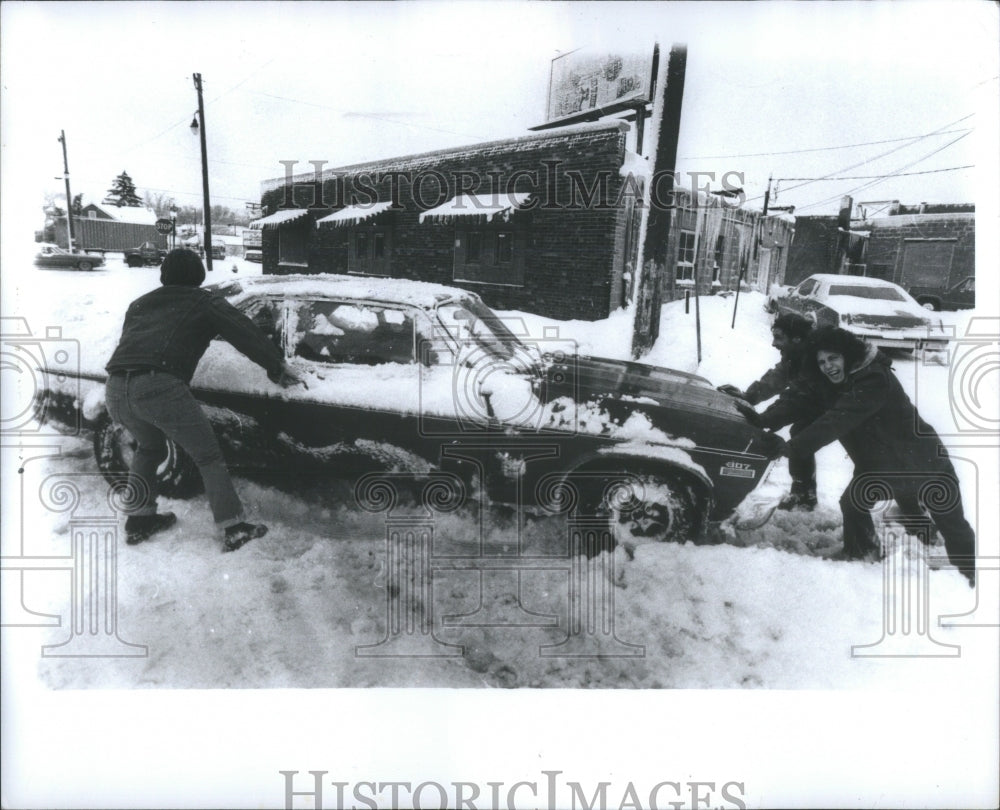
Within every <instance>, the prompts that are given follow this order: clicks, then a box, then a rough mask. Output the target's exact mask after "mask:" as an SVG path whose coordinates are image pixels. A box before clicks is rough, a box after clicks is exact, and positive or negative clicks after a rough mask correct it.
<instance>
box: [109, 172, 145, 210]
mask: <svg viewBox="0 0 1000 810" xmlns="http://www.w3.org/2000/svg"><path fill="white" fill-rule="evenodd" d="M104 202H105V203H109V204H111V205H117V206H118V207H119V208H122V207H123V206H128V207H129V208H141V207H142V200H141V199H139V194H138V193H137V192H136V190H135V183H133V182H132V178H131V177H129V175H128V172H126V171H123V172H122V173H121V174H120V175H118V176H117V177H116V178H115V179H114V184H113V185H112V186H111V188H109V189H108V195H107V196H106V197H105V198H104Z"/></svg>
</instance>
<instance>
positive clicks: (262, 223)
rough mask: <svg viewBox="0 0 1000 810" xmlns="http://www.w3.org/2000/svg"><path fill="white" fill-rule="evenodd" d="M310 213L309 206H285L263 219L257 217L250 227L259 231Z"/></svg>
mask: <svg viewBox="0 0 1000 810" xmlns="http://www.w3.org/2000/svg"><path fill="white" fill-rule="evenodd" d="M308 215H309V210H308V209H307V208H284V209H282V210H281V211H275V212H274V213H273V214H269V215H268V216H266V217H262V218H261V219H255V220H254V221H253V222H251V223H250V227H251V228H253V229H254V230H258V231H259V230H261V229H263V228H277V227H278V226H279V225H284V224H285V223H286V222H292V221H293V220H296V219H301V218H302V217H305V216H308Z"/></svg>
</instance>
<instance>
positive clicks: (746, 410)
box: [733, 399, 760, 427]
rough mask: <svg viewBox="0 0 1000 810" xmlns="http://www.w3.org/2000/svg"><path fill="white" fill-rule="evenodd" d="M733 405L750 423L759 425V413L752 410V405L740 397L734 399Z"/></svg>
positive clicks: (755, 425)
mask: <svg viewBox="0 0 1000 810" xmlns="http://www.w3.org/2000/svg"><path fill="white" fill-rule="evenodd" d="M733 405H734V406H735V408H736V410H738V411H739V412H740V413H741V414H743V416H744V418H745V419H746V420H747V421H748V422H749V423H750V424H751V425H753V426H754V427H760V414H759V413H757V411H755V410H754V408H753V406H752V405H750V404H749V403H747V402H744V401H743V400H741V399H734V400H733Z"/></svg>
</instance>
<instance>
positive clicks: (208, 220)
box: [194, 73, 212, 273]
mask: <svg viewBox="0 0 1000 810" xmlns="http://www.w3.org/2000/svg"><path fill="white" fill-rule="evenodd" d="M194 87H195V90H197V91H198V121H199V123H200V124H201V126H200V127H198V134H199V136H200V138H201V188H202V193H203V195H204V199H205V201H204V203H203V205H204V208H205V235H204V238H203V240H202V241H203V243H204V245H205V268H206V269H207V270H208V272H210V273H211V272H212V213H211V210H212V203H211V201H210V199H209V196H208V149H207V147H206V145H205V101H204V99H202V97H201V74H200V73H195V74H194Z"/></svg>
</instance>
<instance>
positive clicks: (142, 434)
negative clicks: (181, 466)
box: [106, 372, 244, 528]
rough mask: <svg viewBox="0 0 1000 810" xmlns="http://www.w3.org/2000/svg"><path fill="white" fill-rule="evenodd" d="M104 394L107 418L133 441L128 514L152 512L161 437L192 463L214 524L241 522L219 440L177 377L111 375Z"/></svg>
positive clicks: (162, 453) (163, 452)
mask: <svg viewBox="0 0 1000 810" xmlns="http://www.w3.org/2000/svg"><path fill="white" fill-rule="evenodd" d="M106 392H107V393H106V398H107V405H108V413H109V414H110V415H111V419H112V420H113V421H114V422H115V423H116V424H119V425H121V426H122V427H124V428H126V429H127V430H128V431H129V433H131V434H132V436H133V438H134V439H135V440H136V443H137V445H138V446H137V447H136V452H135V456H134V457H133V458H132V464H131V465H130V467H129V483H130V488H133V491H134V492H137V493H139V498H138V501H137V503H136V507H135V509H133V510H132V511H131V514H133V515H152V514H155V513H156V498H157V495H158V493H157V477H156V468H157V467H158V466H159V465H160V463H161V462H162V461H163V459H164V458H166V454H167V446H166V442H165V441H164V437H166V438H168V439H170V440H171V441H173V442H174V443H175V444H176V445H178V446H179V447H181V448H182V449H183V450H184V452H186V453H187V454H188V455H189V456H190V457H191V458H192V460H193V461H194V463H195V464H197V465H198V470H199V472H200V473H201V479H202V482H203V483H204V484H205V494H206V495H207V496H208V502H209V504H210V505H211V507H212V515H213V516H214V517H215V522H216V523H217V524H219V525H220V526H222V527H223V528H227V527H229V526H232V525H235V524H236V523H240V522H242V521H243V520H244V512H243V503H242V502H241V501H240V497H239V495H237V494H236V490H235V489H234V488H233V481H232V479H231V478H230V477H229V470H228V469H227V468H226V462H225V459H224V458H223V456H222V450H221V448H220V447H219V440H218V439H217V438H216V436H215V431H214V430H212V425H211V424H210V423H209V421H208V418H207V417H206V416H205V414H204V412H203V411H202V409H201V406H200V405H199V404H198V402H197V401H196V400H195V398H194V397H193V396H192V395H191V390H190V389H189V388H188V387H187V385H186V384H185V383H184V382H183V381H181V380H179V379H178V378H177V377H174V376H173V375H171V374H165V373H163V372H152V373H148V374H133V375H131V376H128V377H126V376H125V375H122V374H112V375H111V376H110V377H108V383H107V387H106Z"/></svg>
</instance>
